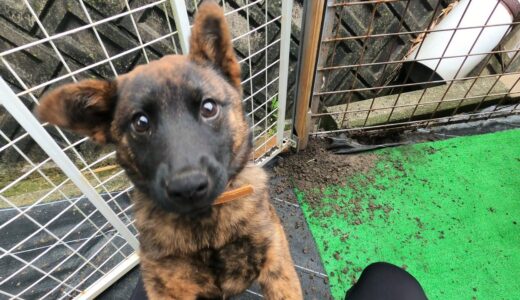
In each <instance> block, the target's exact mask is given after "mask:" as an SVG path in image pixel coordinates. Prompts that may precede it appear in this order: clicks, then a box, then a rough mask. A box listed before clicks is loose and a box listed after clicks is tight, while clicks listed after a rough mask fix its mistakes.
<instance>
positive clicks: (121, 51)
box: [0, 0, 292, 299]
mask: <svg viewBox="0 0 520 300" xmlns="http://www.w3.org/2000/svg"><path fill="white" fill-rule="evenodd" d="M198 2H199V1H186V2H184V1H174V0H158V1H138V0H135V1H130V0H121V1H113V2H112V1H111V2H99V1H90V0H79V1H43V0H42V1H29V0H24V1H23V2H22V1H10V0H9V1H7V4H4V6H5V7H3V6H2V5H0V7H2V9H4V11H5V12H6V14H9V17H12V18H13V19H12V20H13V22H12V24H8V25H5V24H4V23H6V22H5V21H4V19H2V18H0V25H2V26H1V27H0V28H2V30H6V34H5V36H4V37H3V38H4V39H5V40H4V39H0V51H1V52H0V61H1V63H0V66H1V67H0V72H1V73H0V74H2V77H0V104H1V106H0V124H1V126H2V127H1V128H0V136H1V138H0V157H1V165H2V167H1V170H0V234H1V235H2V241H1V242H0V299H3V298H10V299H35V298H45V299H48V298H52V299H64V298H78V299H91V298H94V297H95V296H96V295H99V294H100V293H101V292H102V291H103V290H104V289H106V288H107V287H108V286H110V285H111V284H112V283H113V282H115V281H116V280H117V279H118V278H120V277H121V276H122V275H124V274H125V273H126V272H127V271H129V270H130V269H132V268H133V267H134V266H136V265H137V264H138V262H139V258H138V256H137V254H136V250H137V249H138V241H137V236H138V233H137V230H136V228H135V226H134V219H133V216H132V211H131V209H132V204H131V202H130V201H129V196H128V193H129V192H130V191H131V190H132V188H133V187H132V185H131V184H130V182H129V181H128V180H127V178H126V177H125V175H124V172H123V171H122V170H121V169H120V168H119V167H118V166H117V164H116V162H115V152H114V151H113V149H111V148H110V147H108V148H103V149H100V148H99V147H98V146H96V145H94V144H92V143H91V142H90V141H89V140H88V139H86V138H83V137H79V136H76V135H74V134H71V133H68V132H64V131H62V130H60V129H59V128H56V127H53V126H50V125H48V124H40V123H39V122H38V121H37V120H36V119H35V118H34V116H33V114H32V113H31V109H32V107H33V106H34V105H37V103H38V98H39V96H40V95H41V94H42V93H43V92H45V91H47V90H48V89H50V88H52V87H54V86H56V85H59V84H63V83H65V82H71V81H77V80H81V79H84V78H87V77H113V76H117V75H118V74H121V73H124V72H126V71H128V70H130V69H131V68H133V66H135V65H137V64H141V63H147V62H149V61H150V60H153V59H156V58H158V57H160V56H162V55H166V54H173V53H177V52H179V53H186V52H187V51H188V45H189V44H188V38H189V32H190V20H192V16H193V14H194V13H195V10H196V7H197V4H198ZM228 2H229V1H224V3H223V6H224V8H225V14H226V17H227V18H228V21H229V23H230V24H231V28H232V34H233V36H234V39H233V42H234V45H235V46H236V49H237V53H238V55H239V61H240V64H241V66H242V72H243V81H242V84H243V89H244V104H245V107H246V112H247V114H248V117H249V118H250V119H251V129H252V130H253V133H254V145H255V150H254V157H252V159H253V160H254V161H255V163H257V164H264V163H265V162H267V161H268V160H269V159H270V158H272V157H273V156H274V155H276V154H277V153H279V152H280V151H281V150H282V149H283V148H284V147H285V142H284V138H285V137H284V128H285V106H286V98H287V78H288V68H289V47H290V44H289V43H290V40H291V37H290V36H291V11H292V1H285V0H284V1H282V3H280V1H278V2H277V1H264V0H256V1H253V0H251V1H234V2H233V3H234V4H235V5H234V6H233V5H230V4H229V3H228ZM271 2H272V3H271ZM237 3H242V4H241V5H238V6H237ZM9 4H11V5H9ZM103 5H105V6H104V7H102V6H103ZM101 7H102V8H103V9H101ZM56 16H59V18H58V17H56ZM64 20H66V21H64ZM4 25H5V26H4ZM20 28H21V29H26V32H25V33H23V32H22V33H20V32H21V31H22V30H19V29H20ZM14 29H16V30H14ZM11 31H12V32H11ZM40 74H44V75H40Z"/></svg>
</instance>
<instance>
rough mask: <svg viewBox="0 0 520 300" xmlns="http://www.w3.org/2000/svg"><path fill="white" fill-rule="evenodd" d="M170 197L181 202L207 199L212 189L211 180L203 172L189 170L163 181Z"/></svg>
mask: <svg viewBox="0 0 520 300" xmlns="http://www.w3.org/2000/svg"><path fill="white" fill-rule="evenodd" d="M162 184H163V187H164V189H165V191H166V193H167V194H168V197H169V198H171V199H174V200H175V201H180V202H187V203H190V202H196V201H197V200H202V199H205V198H206V197H207V196H208V192H209V189H210V179H209V177H208V175H207V173H206V172H204V171H202V170H188V171H184V172H182V173H178V174H175V175H174V176H172V177H166V178H164V179H163V183H162Z"/></svg>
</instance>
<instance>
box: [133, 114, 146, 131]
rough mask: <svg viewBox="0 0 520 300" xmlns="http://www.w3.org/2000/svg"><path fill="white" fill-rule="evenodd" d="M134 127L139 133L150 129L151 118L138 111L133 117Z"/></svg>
mask: <svg viewBox="0 0 520 300" xmlns="http://www.w3.org/2000/svg"><path fill="white" fill-rule="evenodd" d="M132 128H133V129H134V130H135V132H137V133H145V132H147V131H148V130H149V129H150V120H149V119H148V116H147V115H145V114H144V113H136V114H135V115H134V117H133V119H132Z"/></svg>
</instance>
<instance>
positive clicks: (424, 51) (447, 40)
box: [407, 0, 519, 82]
mask: <svg viewBox="0 0 520 300" xmlns="http://www.w3.org/2000/svg"><path fill="white" fill-rule="evenodd" d="M497 2H500V3H498V4H497ZM506 2H508V3H506ZM511 2H514V3H513V4H511ZM517 5H519V0H513V1H503V0H462V1H460V2H459V3H458V4H457V5H456V6H455V7H454V8H453V10H452V11H451V12H450V13H449V14H448V15H447V16H446V17H444V19H443V20H442V21H441V22H440V23H439V24H438V25H437V26H435V28H433V30H434V31H438V30H443V31H438V32H431V33H429V34H427V35H426V37H425V39H424V40H423V41H422V44H421V45H420V46H419V47H417V49H415V51H414V52H412V53H411V55H410V56H409V57H408V58H407V60H409V61H413V60H418V61H417V62H415V64H422V65H424V66H426V67H428V68H429V69H430V70H435V73H436V75H438V76H440V77H441V78H442V79H443V80H451V79H455V78H463V77H466V76H467V75H468V74H469V72H471V70H473V69H474V68H475V67H476V66H477V65H478V64H479V63H480V62H481V61H482V60H483V59H484V58H485V57H486V54H481V55H471V54H478V53H487V52H490V51H492V50H493V49H494V48H495V47H496V46H497V45H498V44H499V43H500V41H501V40H502V38H503V37H504V36H505V35H506V34H507V33H508V32H509V30H510V29H511V25H510V24H509V23H511V22H513V19H514V17H513V14H516V12H514V13H513V12H512V10H511V6H517ZM459 22H460V24H459ZM490 25H499V26H490ZM483 26H487V27H485V28H482V27H483ZM467 27H474V28H467ZM455 29H456V30H455ZM444 30H445V31H444ZM452 36H453V37H452ZM468 55H470V56H468ZM452 56H456V57H452ZM441 57H442V58H441ZM445 57H451V58H445ZM459 69H460V71H459ZM417 72H421V73H424V68H423V67H419V68H415V67H413V70H412V71H411V74H410V77H411V79H412V80H413V81H416V82H420V81H427V80H428V79H424V77H425V76H424V75H425V74H413V73H417ZM430 74H431V71H430ZM438 76H434V77H436V78H438ZM414 77H417V78H422V80H419V81H417V80H414Z"/></svg>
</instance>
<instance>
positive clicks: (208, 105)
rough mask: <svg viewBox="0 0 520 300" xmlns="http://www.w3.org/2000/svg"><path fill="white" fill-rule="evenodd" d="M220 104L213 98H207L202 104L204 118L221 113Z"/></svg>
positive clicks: (210, 117) (213, 116) (211, 117)
mask: <svg viewBox="0 0 520 300" xmlns="http://www.w3.org/2000/svg"><path fill="white" fill-rule="evenodd" d="M219 111H220V109H219V105H218V104H217V103H216V102H215V100H213V99H205V100H203V101H202V103H201V104H200V115H201V116H202V117H203V118H204V119H213V118H215V117H216V116H217V115H218V113H219Z"/></svg>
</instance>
